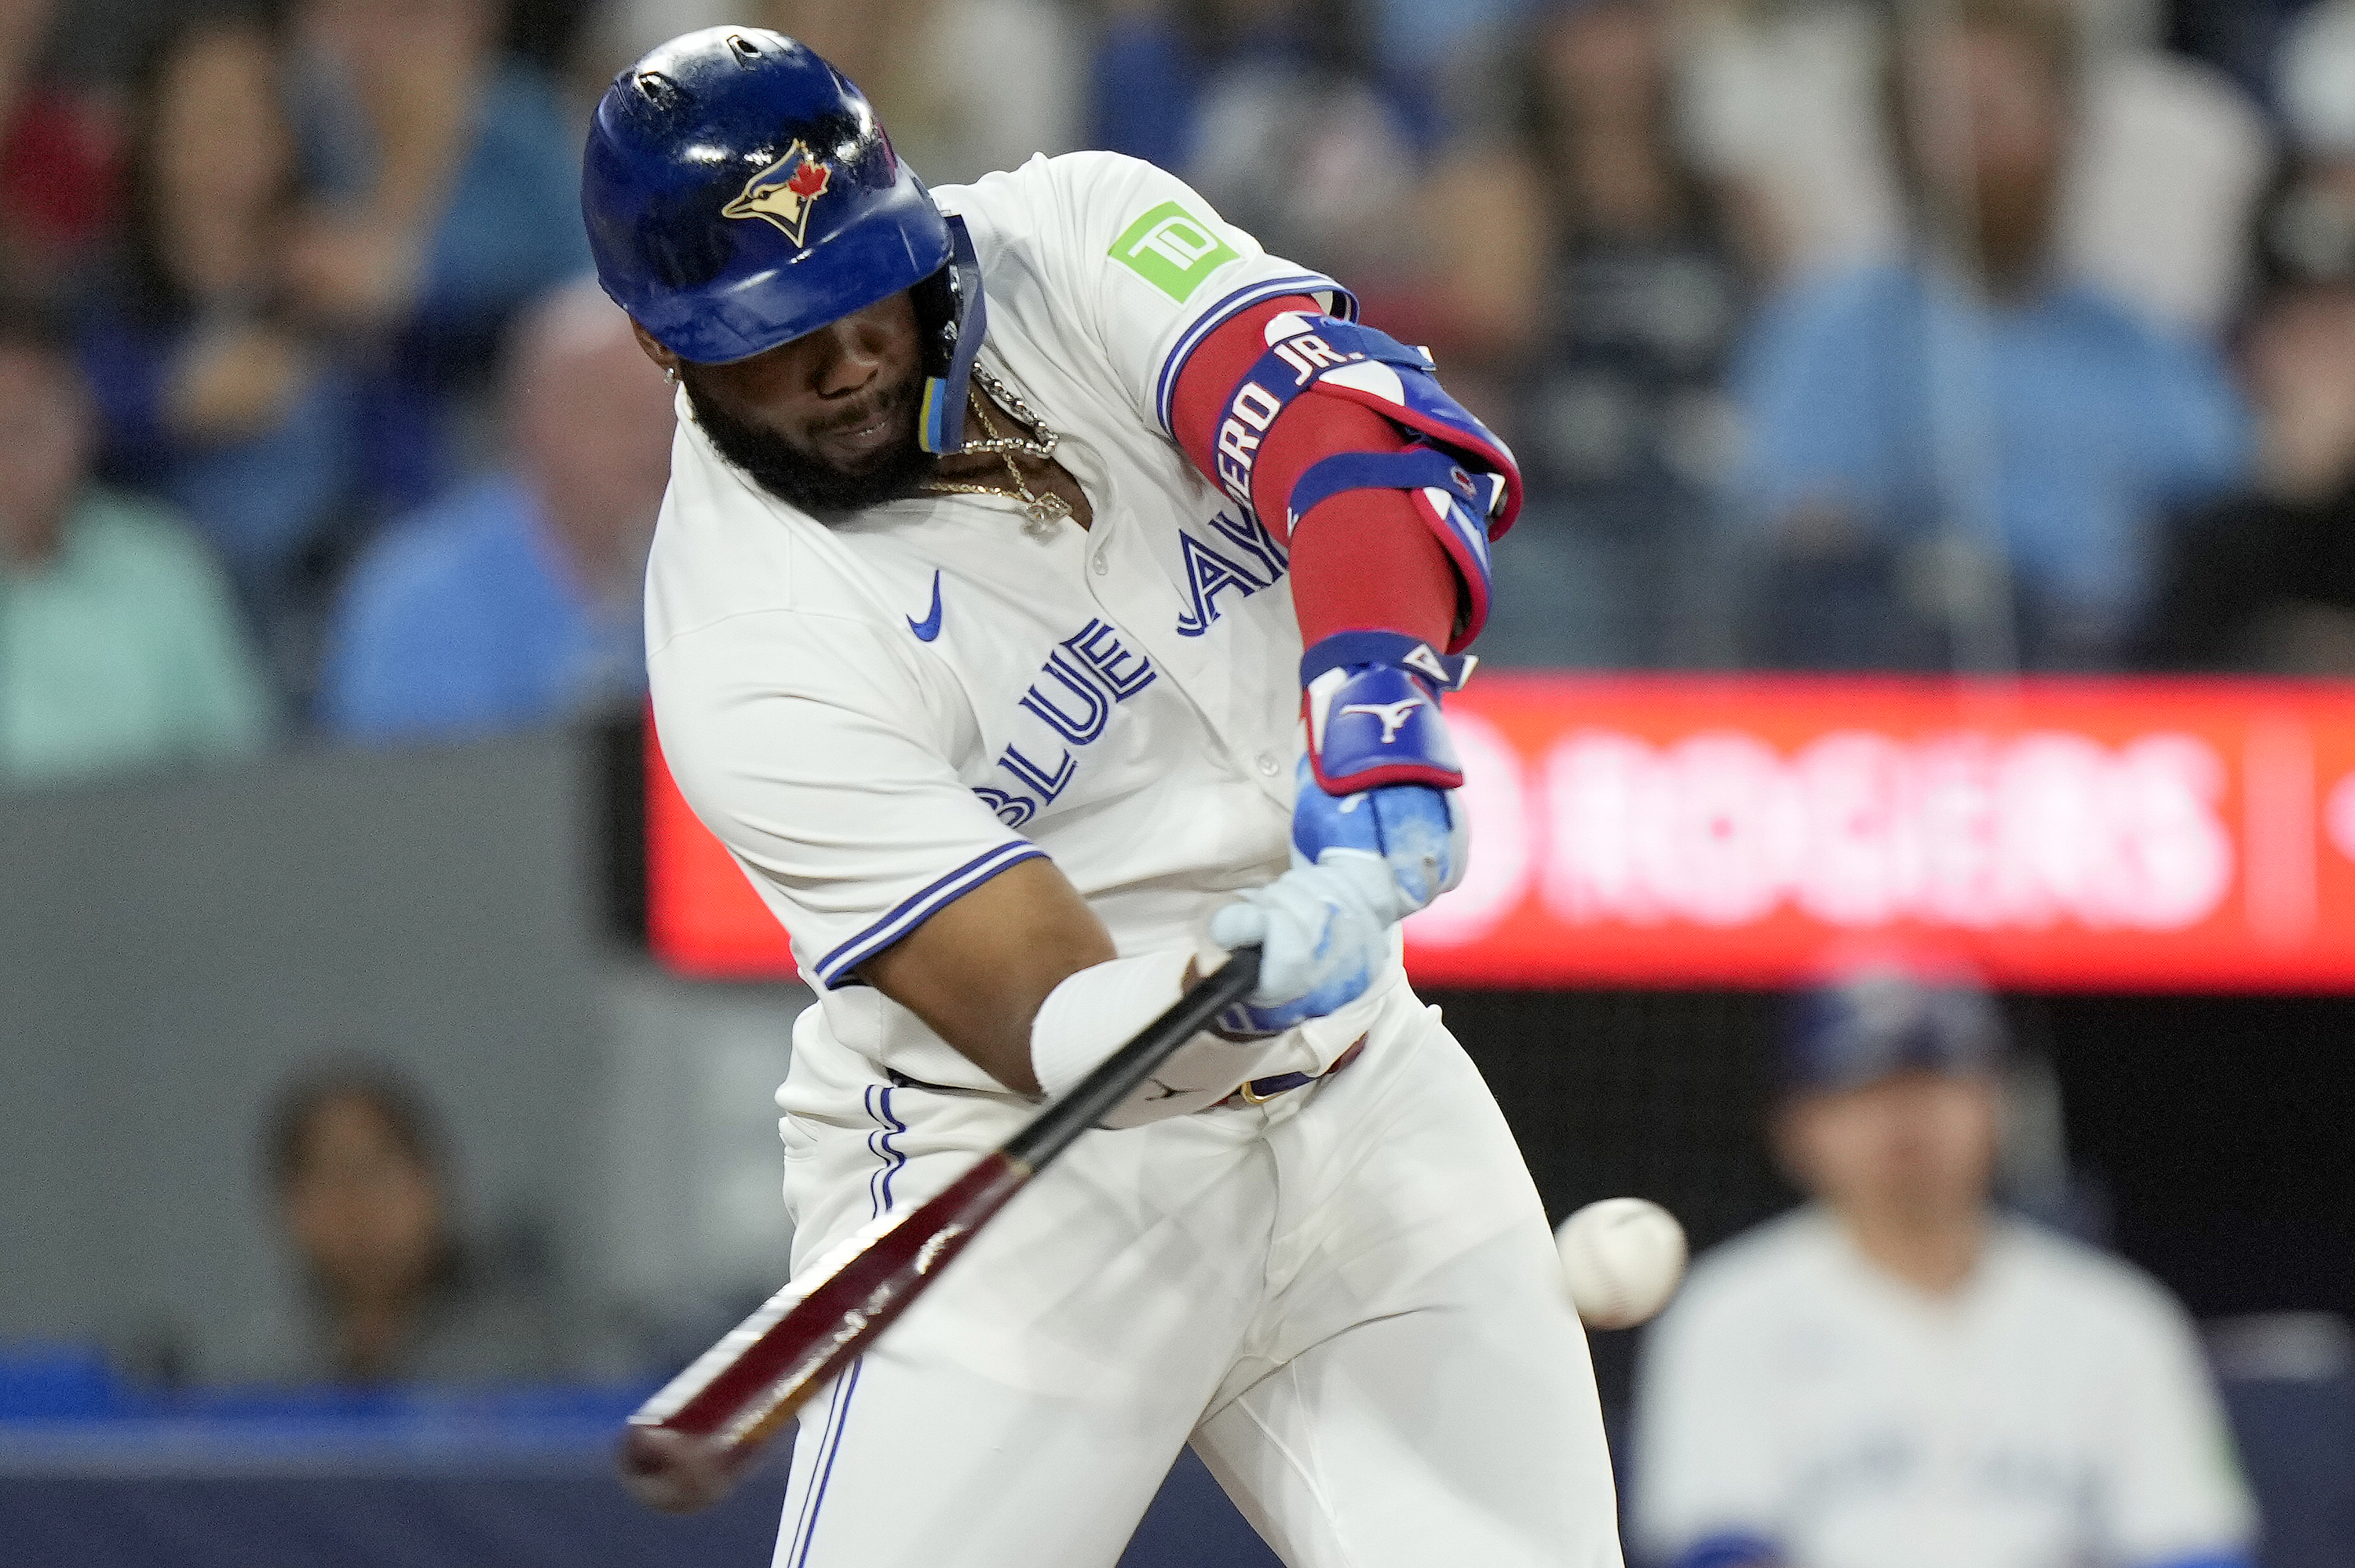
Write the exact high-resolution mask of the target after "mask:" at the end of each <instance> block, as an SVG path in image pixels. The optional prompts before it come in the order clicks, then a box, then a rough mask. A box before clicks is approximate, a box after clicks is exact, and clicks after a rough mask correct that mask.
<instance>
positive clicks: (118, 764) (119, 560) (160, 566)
mask: <svg viewBox="0 0 2355 1568" xmlns="http://www.w3.org/2000/svg"><path fill="white" fill-rule="evenodd" d="M94 441H95V430H94V428H93V420H92V418H91V406H90V397H89V394H88V392H87V390H86V389H85V388H84V387H83V385H82V380H81V376H80V372H79V371H78V370H77V369H76V368H75V366H74V362H73V357H72V355H71V353H70V352H69V348H68V345H67V340H66V338H65V335H64V333H63V330H62V328H61V327H60V326H59V324H58V323H54V322H52V321H51V320H49V319H48V317H47V316H45V315H42V314H40V313H37V312H35V311H32V310H29V309H27V308H26V307H24V306H21V305H0V776H5V778H6V779H7V780H8V781H10V782H12V783H18V784H24V783H35V782H48V781H52V780H61V779H79V778H88V777H91V776H95V775H99V774H105V773H112V772H118V771H123V770H126V769H132V768H145V767H154V766H157V765H161V764H165V763H169V762H173V761H180V760H196V759H200V758H225V757H235V756H241V755H244V754H246V753H249V752H252V751H255V750H257V749H259V748H260V747H261V745H262V743H263V742H264V740H265V739H266V738H267V736H268V734H269V730H270V716H269V710H268V703H267V699H266V698H265V696H264V694H263V690H262V684H261V679H260V676H259V674H258V673H257V671H256V668H255V665H254V662H253V657H252V655H251V653H250V652H249V651H248V649H247V647H246V644H245V641H244V638H243V635H242V632H241V629H240V627H239V625H238V620H237V613H236V610H235V609H234V608H233V607H232V605H231V603H230V600H229V591H228V588H227V587H226V585H225V584H223V582H222V581H221V579H220V574H219V572H218V569H217V568H216V567H214V565H213V563H212V562H211V560H210V559H209V558H208V556H206V554H205V552H204V550H203V548H202V546H199V545H198V544H197V542H196V541H195V540H194V539H192V538H190V537H189V536H188V535H187V534H186V531H185V530H184V529H183V528H182V526H181V524H179V523H178V522H177V521H176V520H175V519H174V518H172V517H171V516H169V515H168V514H165V513H163V512H161V511H158V510H156V509H155V508H153V507H150V506H145V505H142V504H139V503H133V502H130V501H127V500H123V499H121V498H118V497H115V496H112V495H108V494H106V493H102V492H101V491H98V490H96V489H94V488H92V487H91V485H90V483H89V482H88V473H89V467H90V459H91V448H92V446H93V444H94Z"/></svg>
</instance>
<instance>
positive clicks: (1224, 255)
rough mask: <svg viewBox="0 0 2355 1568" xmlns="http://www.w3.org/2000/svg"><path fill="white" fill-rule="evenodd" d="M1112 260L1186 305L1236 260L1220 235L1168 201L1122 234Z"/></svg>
mask: <svg viewBox="0 0 2355 1568" xmlns="http://www.w3.org/2000/svg"><path fill="white" fill-rule="evenodd" d="M1112 259H1113V260H1115V261H1117V262H1119V263H1120V264H1121V265H1122V266H1124V267H1125V268H1127V269H1128V270H1130V271H1132V272H1135V274H1136V275H1137V276H1138V277H1140V278H1142V279H1144V280H1145V281H1146V282H1148V283H1150V284H1152V285H1153V286H1154V287H1155V288H1156V289H1158V290H1160V291H1162V292H1163V293H1165V294H1167V295H1168V296H1169V297H1170V298H1171V299H1173V300H1175V301H1177V302H1178V303H1179V304H1181V305H1182V304H1184V303H1185V302H1186V301H1187V299H1188V297H1189V296H1190V295H1191V294H1192V293H1193V292H1194V291H1195V290H1196V289H1198V288H1199V287H1201V284H1202V280H1203V279H1205V278H1207V277H1209V275H1210V274H1211V273H1213V272H1215V271H1217V270H1219V269H1220V268H1221V267H1223V266H1225V265H1226V264H1227V263H1228V262H1230V261H1231V260H1234V259H1235V248H1234V247H1233V246H1231V245H1230V244H1228V243H1227V242H1226V241H1225V240H1223V239H1221V238H1219V235H1218V231H1217V230H1215V229H1213V228H1211V227H1210V226H1209V224H1207V223H1204V222H1203V221H1202V220H1201V219H1199V218H1198V217H1193V216H1191V215H1190V214H1188V212H1187V210H1186V209H1185V208H1184V207H1179V206H1178V205H1177V203H1176V202H1174V201H1165V202H1163V203H1162V204H1161V205H1160V206H1159V207H1155V208H1154V209H1153V210H1152V211H1151V212H1148V213H1146V215H1145V216H1144V217H1140V218H1138V219H1137V220H1136V221H1135V223H1132V224H1130V225H1129V226H1128V227H1127V228H1125V229H1124V230H1122V231H1121V236H1120V238H1118V239H1115V240H1114V241H1113V242H1112Z"/></svg>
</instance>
